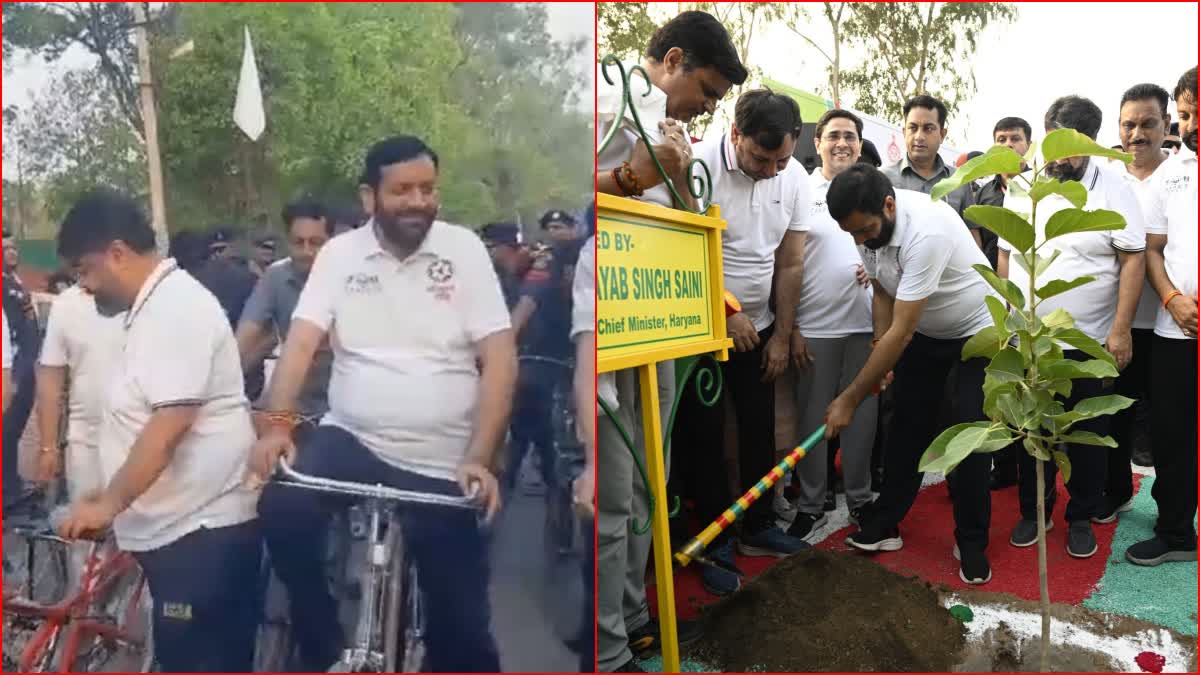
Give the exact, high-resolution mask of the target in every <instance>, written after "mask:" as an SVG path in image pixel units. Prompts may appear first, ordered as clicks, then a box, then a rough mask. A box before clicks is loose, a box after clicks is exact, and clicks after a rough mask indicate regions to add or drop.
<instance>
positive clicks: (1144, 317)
mask: <svg viewBox="0 0 1200 675" xmlns="http://www.w3.org/2000/svg"><path fill="white" fill-rule="evenodd" d="M1165 164H1166V162H1165V161H1164V162H1163V164H1160V165H1159V166H1158V169H1155V171H1154V173H1152V174H1150V175H1149V176H1147V177H1146V179H1145V180H1138V178H1137V177H1136V176H1134V175H1133V174H1131V173H1129V170H1128V168H1127V167H1126V166H1125V163H1124V162H1117V161H1116V160H1112V164H1111V168H1112V169H1114V170H1116V171H1117V172H1118V173H1120V174H1121V175H1122V176H1123V177H1124V178H1125V182H1126V183H1128V184H1129V187H1130V188H1132V189H1133V194H1134V196H1135V197H1137V200H1138V204H1139V205H1140V206H1141V207H1142V216H1143V221H1144V220H1145V215H1146V214H1147V213H1148V212H1149V210H1150V194H1151V193H1152V192H1153V189H1154V186H1155V184H1157V183H1158V179H1159V177H1161V176H1162V172H1161V171H1160V169H1162V168H1163V165H1165ZM1158 305H1159V301H1158V293H1155V292H1154V287H1153V286H1151V285H1150V277H1149V276H1147V277H1146V283H1145V285H1144V286H1143V287H1142V297H1141V298H1140V299H1139V300H1138V306H1137V313H1136V314H1134V317H1133V327H1134V328H1139V329H1143V330H1153V329H1154V321H1155V319H1157V318H1158Z"/></svg>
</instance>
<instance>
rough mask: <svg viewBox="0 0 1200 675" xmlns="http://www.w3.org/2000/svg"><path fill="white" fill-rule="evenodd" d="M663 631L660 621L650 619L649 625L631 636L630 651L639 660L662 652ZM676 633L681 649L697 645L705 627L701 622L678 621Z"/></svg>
mask: <svg viewBox="0 0 1200 675" xmlns="http://www.w3.org/2000/svg"><path fill="white" fill-rule="evenodd" d="M661 630H662V629H661V628H660V627H659V625H658V619H653V618H652V619H650V621H649V623H647V624H646V625H644V626H642V627H641V628H639V629H637V630H635V631H633V632H631V633H630V634H629V651H631V652H633V655H634V656H635V657H636V658H639V659H644V658H648V657H650V656H653V655H654V654H657V653H658V652H660V651H662V635H661V633H660V631H661ZM675 632H676V634H677V637H678V638H679V646H680V647H686V646H688V645H691V644H695V643H696V641H698V640H699V639H700V638H702V637H704V627H703V626H702V625H700V622H699V621H684V620H679V621H676V622H675Z"/></svg>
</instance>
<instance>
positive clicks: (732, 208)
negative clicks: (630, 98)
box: [672, 89, 812, 595]
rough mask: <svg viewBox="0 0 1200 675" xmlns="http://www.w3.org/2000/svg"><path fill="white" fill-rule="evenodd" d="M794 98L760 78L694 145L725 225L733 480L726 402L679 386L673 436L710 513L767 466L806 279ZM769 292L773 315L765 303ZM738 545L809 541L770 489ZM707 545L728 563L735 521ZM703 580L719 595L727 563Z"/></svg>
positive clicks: (760, 548)
mask: <svg viewBox="0 0 1200 675" xmlns="http://www.w3.org/2000/svg"><path fill="white" fill-rule="evenodd" d="M800 128H801V121H800V107H799V106H798V105H797V104H796V102H795V101H794V100H793V99H792V98H791V97H789V96H785V95H782V94H776V93H774V92H772V91H770V90H768V89H757V90H753V91H749V92H746V93H744V94H742V95H741V97H740V98H738V102H737V106H736V107H735V109H734V121H733V125H732V127H731V128H730V129H729V131H728V132H727V133H723V134H716V133H712V134H709V137H708V138H707V139H705V140H704V141H703V142H702V143H700V144H698V145H697V146H696V156H697V157H699V158H700V159H702V160H704V161H705V163H706V164H708V166H709V170H710V171H711V173H712V186H713V201H714V202H715V203H716V204H718V205H720V207H721V217H723V218H724V219H725V220H726V222H727V223H728V229H726V230H725V231H724V232H722V233H721V248H722V256H723V266H724V274H725V288H726V290H727V291H729V292H730V293H732V294H733V296H734V297H735V298H737V299H738V301H739V302H740V303H741V306H742V311H740V312H738V313H737V314H734V315H732V316H730V317H729V319H728V320H727V322H726V325H727V326H728V331H729V335H730V337H731V338H733V344H734V351H733V352H732V353H730V355H729V360H728V361H726V362H724V363H722V364H720V367H721V371H722V375H723V377H724V381H725V386H726V391H727V393H728V396H729V397H730V399H731V402H732V403H733V407H734V411H735V413H736V416H737V430H738V432H737V438H738V448H737V453H738V469H739V471H738V473H739V480H740V487H739V491H738V493H737V494H733V493H731V492H730V489H729V484H730V477H729V473H728V471H726V470H725V469H726V466H727V464H726V462H725V416H724V407H723V406H716V407H713V408H709V407H706V406H705V405H704V404H703V403H702V402H701V401H700V399H699V397H698V396H697V395H696V391H695V389H694V388H688V389H687V390H686V391H684V392H683V395H682V398H681V399H680V403H679V412H678V421H677V423H676V425H675V432H674V435H673V437H672V446H673V447H675V448H687V452H688V455H689V461H688V462H687V464H686V468H685V469H683V474H682V476H683V478H684V481H685V482H686V483H688V484H689V487H690V490H688V492H689V493H690V494H691V495H693V496H694V497H695V499H696V503H697V514H696V516H697V519H698V520H699V521H700V522H701V523H705V524H707V523H709V522H711V521H713V520H715V519H716V518H717V517H719V516H720V515H721V513H722V512H724V511H725V509H727V508H729V505H730V504H731V503H733V501H734V500H735V499H737V498H738V497H740V496H741V495H742V493H744V492H745V491H746V490H749V489H750V487H751V486H753V485H754V484H755V483H757V482H758V481H759V479H761V478H762V477H763V476H764V475H766V474H767V472H769V471H770V470H771V468H772V467H773V466H775V383H774V382H775V378H776V377H777V376H779V375H780V374H781V373H783V372H784V370H785V369H786V368H787V365H788V363H789V361H790V360H791V358H792V351H791V349H792V345H793V342H792V329H793V327H794V326H795V315H796V305H797V304H798V301H799V297H800V287H801V284H802V281H803V271H802V268H803V261H804V241H805V233H806V232H807V231H808V229H809V227H810V222H811V219H812V192H811V190H812V188H811V186H810V185H809V178H808V174H807V173H805V171H804V167H802V166H801V165H800V163H799V162H797V161H796V160H795V159H794V158H793V157H792V152H793V151H794V150H795V147H796V141H797V140H798V139H799V137H800ZM772 290H774V293H775V296H776V298H777V302H776V308H777V311H778V316H775V314H774V313H772V311H771V307H770V306H769V304H770V303H769V300H770V298H771V294H772ZM744 518H745V519H744V521H743V522H742V524H741V525H742V527H741V529H742V533H741V536H740V537H739V538H738V541H737V545H738V550H739V551H740V552H741V553H742V554H743V555H758V556H767V555H770V556H786V555H791V554H793V553H796V552H797V551H799V550H801V549H803V548H805V547H807V544H806V543H805V542H803V541H801V540H799V539H797V538H796V537H792V536H789V535H787V534H786V533H784V532H783V531H782V530H780V529H779V527H777V526H776V525H775V513H774V510H773V509H772V505H771V500H770V499H760V500H759V501H757V502H755V503H754V505H753V506H751V507H750V509H749V510H748V511H747V512H746V514H745V517H744ZM708 552H709V553H708V555H709V556H710V557H711V558H712V559H713V560H714V561H717V562H720V563H723V564H724V565H726V566H732V565H733V564H734V558H733V539H732V532H730V531H726V532H725V533H722V534H721V535H720V536H718V537H717V539H715V540H714V541H713V542H712V543H711V544H710V545H709V547H708ZM702 575H703V581H704V583H705V585H706V586H707V587H708V590H709V591H710V592H713V593H715V594H718V595H723V594H725V593H729V592H732V591H733V590H736V588H737V586H736V582H737V578H736V575H734V574H733V572H729V571H725V570H721V569H717V568H714V567H705V569H704V570H703V572H702Z"/></svg>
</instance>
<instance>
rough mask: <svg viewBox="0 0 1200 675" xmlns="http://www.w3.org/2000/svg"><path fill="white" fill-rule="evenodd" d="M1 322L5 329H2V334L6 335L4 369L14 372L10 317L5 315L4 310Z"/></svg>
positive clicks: (0, 330) (1, 313)
mask: <svg viewBox="0 0 1200 675" xmlns="http://www.w3.org/2000/svg"><path fill="white" fill-rule="evenodd" d="M0 320H2V321H3V322H4V327H3V329H0V332H3V333H4V369H5V370H12V364H13V344H12V335H10V334H9V332H8V315H7V314H5V313H4V311H3V310H0Z"/></svg>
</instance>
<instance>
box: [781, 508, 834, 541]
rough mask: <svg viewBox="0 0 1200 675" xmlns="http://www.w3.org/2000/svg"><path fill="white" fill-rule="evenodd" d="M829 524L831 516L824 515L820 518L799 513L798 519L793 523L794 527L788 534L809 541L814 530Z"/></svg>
mask: <svg viewBox="0 0 1200 675" xmlns="http://www.w3.org/2000/svg"><path fill="white" fill-rule="evenodd" d="M828 522H829V516H827V515H825V514H824V513H822V514H821V515H819V516H814V515H812V514H811V513H797V514H796V519H795V520H793V521H792V526H791V527H789V528H788V531H787V533H788V535H790V536H792V537H796V538H797V539H800V540H803V541H808V536H809V535H811V534H812V533H813V531H814V530H816V529H818V528H820V527H821V526H822V525H824V524H825V523H828Z"/></svg>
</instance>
